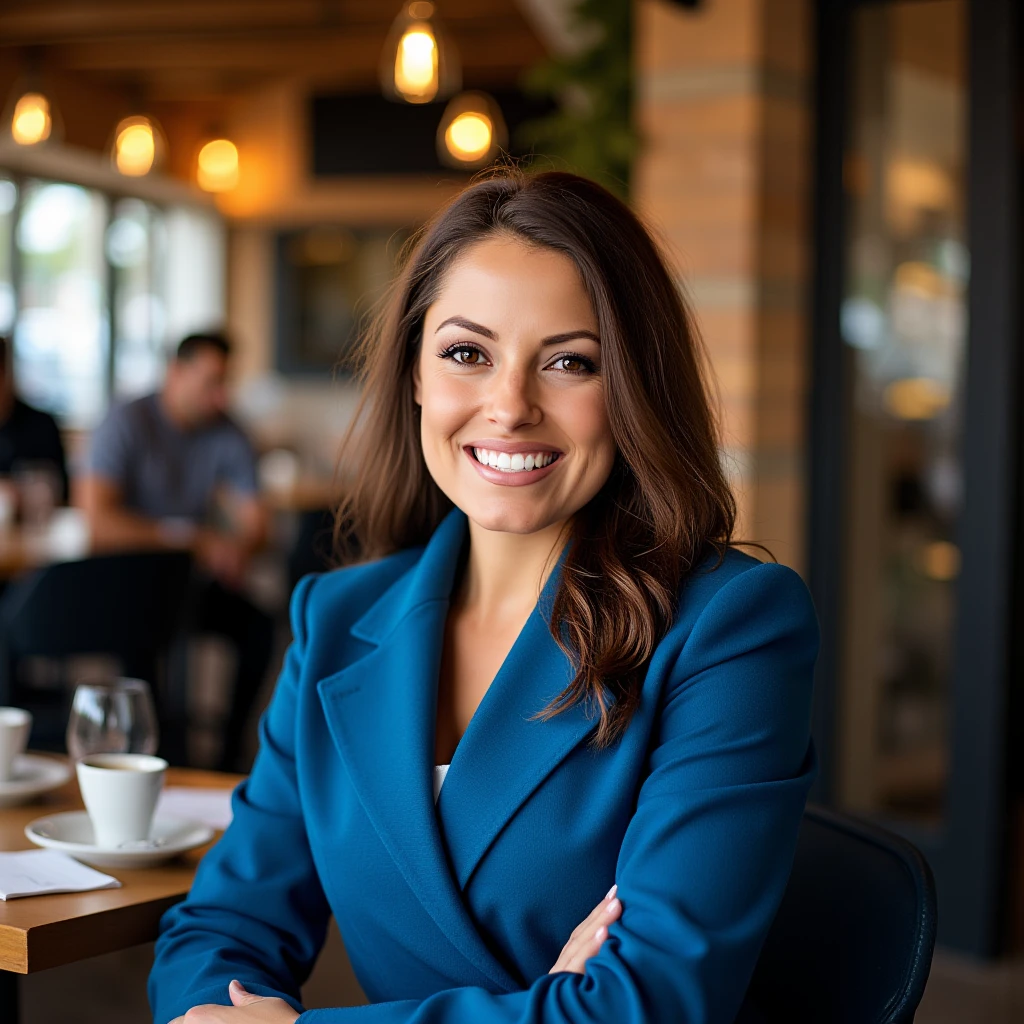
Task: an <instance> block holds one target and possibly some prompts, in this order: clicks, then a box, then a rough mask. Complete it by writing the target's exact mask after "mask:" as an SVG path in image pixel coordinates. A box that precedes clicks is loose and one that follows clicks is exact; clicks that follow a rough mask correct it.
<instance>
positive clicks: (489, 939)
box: [150, 173, 817, 1024]
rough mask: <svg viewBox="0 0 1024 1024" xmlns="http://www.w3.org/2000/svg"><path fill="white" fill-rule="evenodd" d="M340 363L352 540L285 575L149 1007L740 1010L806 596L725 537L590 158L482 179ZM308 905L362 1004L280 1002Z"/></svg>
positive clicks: (669, 351) (294, 982)
mask: <svg viewBox="0 0 1024 1024" xmlns="http://www.w3.org/2000/svg"><path fill="white" fill-rule="evenodd" d="M361 359H362V378H363V383H364V385H365V387H364V396H365V397H364V400H363V405H362V407H361V409H360V411H359V413H358V414H357V416H356V419H355V423H354V426H353V428H352V429H353V431H358V434H356V433H352V434H350V436H349V438H348V439H347V447H348V449H349V454H348V456H346V457H347V458H349V459H356V460H358V461H357V462H356V465H357V471H356V474H355V482H354V485H353V488H352V491H351V496H350V500H349V504H348V507H347V508H346V509H343V510H342V513H341V516H342V520H347V521H351V522H352V523H353V524H354V527H355V531H356V535H357V536H358V539H359V541H360V542H361V543H362V544H363V545H364V554H365V555H366V556H367V557H368V558H369V560H368V561H365V562H363V563H361V564H358V565H352V566H349V567H347V568H344V569H341V570H337V571H335V572H331V573H326V574H324V575H321V576H316V577H307V578H305V579H304V580H303V581H302V582H301V583H300V584H299V586H298V587H297V588H296V591H295V594H294V597H293V599H292V621H293V629H294V637H295V639H294V642H293V644H292V646H291V648H290V649H289V652H288V655H287V658H286V663H285V666H284V669H283V672H282V675H281V678H280V681H279V683H278V686H277V689H276V691H275V694H274V697H273V700H272V702H271V704H270V707H269V708H268V710H267V712H266V714H265V715H264V717H263V719H262V721H261V725H260V738H261V745H260V751H259V754H258V756H257V758H256V762H255V765H254V767H253V771H252V775H251V776H250V778H249V779H248V780H246V781H245V782H244V783H242V784H241V785H240V786H239V787H238V789H237V790H236V792H235V795H234V800H233V805H234V814H235V817H234V821H233V823H232V825H231V827H230V828H229V829H228V831H227V832H226V834H225V835H224V837H223V838H222V839H221V841H220V842H219V843H218V844H217V846H215V847H214V848H213V850H212V851H211V852H210V853H209V854H208V855H207V857H206V858H205V860H204V861H203V863H202V865H201V867H200V869H199V872H198V875H197V878H196V881H195V885H194V887H193V889H192V892H191V893H190V895H189V897H188V899H187V900H186V901H185V902H184V903H182V904H179V905H178V906H176V907H175V908H173V909H172V910H170V911H168V912H167V914H166V915H165V917H164V919H163V922H162V934H161V936H160V939H159V941H158V943H157V950H156V962H155V965H154V968H153V973H152V975H151V978H150V999H151V1003H152V1005H153V1010H154V1016H155V1021H156V1024H167V1022H168V1021H169V1020H172V1019H179V1018H180V1017H181V1015H184V1019H185V1021H186V1022H187V1024H193V1022H205V1021H224V1022H239V1024H242V1022H253V1024H256V1022H267V1024H291V1022H292V1021H294V1020H296V1019H297V1018H298V1019H300V1021H301V1022H302V1024H306V1022H308V1024H319V1022H323V1024H345V1022H347V1021H349V1020H352V1021H356V1020H359V1021H374V1022H378V1021H379V1022H386V1024H414V1022H415V1024H420V1022H422V1024H427V1022H431V1024H456V1022H458V1024H499V1022H502V1024H504V1022H521V1024H532V1022H541V1021H544V1022H567V1024H569V1022H583V1021H587V1022H596V1021H608V1022H609V1024H612V1022H614V1024H634V1022H635V1024H640V1022H686V1021H693V1022H696V1021H701V1022H721V1024H727V1022H731V1021H733V1020H734V1019H735V1018H736V1016H737V1013H738V1012H739V1011H740V1009H741V1003H742V1001H743V996H744V992H745V990H746V986H747V983H748V981H749V979H750V976H751V973H752V971H753V968H754V964H755V962H756V960H757V956H758V952H759V949H760V946H761V943H762V941H763V939H764V937H765V934H766V933H767V930H768V927H769V925H770V924H771V921H772V917H773V915H774V913H775V911H776V908H777V907H778V904H779V902H780V900H781V897H782V893H783V889H784V888H785V885H786V880H787V876H788V873H789V870H790V866H791V862H792V857H793V851H794V845H795V840H796V834H797V828H798V824H799V821H800V818H801V814H802V811H803V807H804V801H805V799H806V795H807V791H808V787H809V785H810V782H811V779H812V777H813V773H814V754H813V749H812V746H811V743H810V738H809V717H810V711H809V709H810V696H811V674H812V668H813V662H814V659H815V656H816V651H817V626H816V620H815V616H814V611H813V608H812V605H811V602H810V599H809V597H808V594H807V591H806V589H805V587H804V586H803V584H802V583H801V581H800V579H799V577H798V576H797V575H796V574H795V573H794V572H792V571H791V570H789V569H786V568H783V567H782V566H779V565H776V564H772V563H767V564H762V563H760V562H758V561H757V560H755V559H754V558H752V557H750V556H748V555H745V554H742V553H740V552H738V551H736V550H735V549H734V548H732V547H730V539H731V534H732V530H733V523H734V518H735V509H734V504H733V500H732V497H731V495H730V493H729V489H728V486H727V484H726V481H725V479H724V476H723V473H722V470H721V468H720V463H719V456H718V451H717V447H716V440H715V431H714V429H713V418H712V415H711V412H710V409H709V402H708V399H707V396H706V391H705V386H704V383H703V380H702V375H701V369H700V366H701V364H700V360H699V358H698V342H697V338H696V333H695V330H694V328H693V326H692V322H691V320H690V317H689V315H688V313H687V312H686V310H685V308H684V306H683V304H682V301H681V299H680V297H679V295H678V293H677V291H676V289H675V287H674V286H673V283H672V280H671V279H670V277H669V274H668V272H667V271H666V269H665V266H664V264H663V262H662V260H661V258H660V257H659V255H658V252H657V249H656V247H655V245H654V244H653V242H652V241H651V239H650V237H649V235H648V234H647V233H646V232H645V230H644V229H643V227H642V226H641V225H640V223H639V222H638V221H637V220H636V218H635V217H634V215H633V214H632V213H631V212H630V211H629V210H628V209H627V208H626V207H625V206H624V205H623V204H621V203H620V202H619V201H618V200H616V199H614V198H613V197H612V196H611V195H610V194H609V193H607V192H605V191H604V190H603V189H601V188H599V187H598V186H597V185H594V184H593V183H591V182H588V181H586V180H584V179H582V178H578V177H575V176H573V175H568V174H562V173H548V174H542V175H538V176H535V177H524V176H521V175H519V174H517V173H510V174H504V175H502V176H500V177H495V178H492V179H490V180H485V181H481V182H477V183H476V184H474V185H472V186H471V187H469V188H468V189H466V190H465V191H464V192H463V193H461V194H460V195H459V196H458V197H457V198H456V199H455V200H453V201H452V202H451V203H450V204H449V206H448V207H447V208H446V209H444V210H443V211H442V212H441V213H440V214H439V215H438V216H437V217H436V218H435V219H434V220H433V221H432V222H431V223H430V224H429V225H427V227H426V228H425V229H424V231H423V232H422V233H421V235H420V236H419V238H418V240H417V241H416V244H415V246H414V248H413V249H412V251H411V253H410V255H409V256H408V258H407V259H406V261H405V264H404V267H403V270H402V272H401V274H400V275H399V278H398V281H397V283H396V286H395V290H394V292H393V295H392V297H391V301H390V303H389V304H388V306H387V307H386V308H385V310H384V311H383V313H382V316H381V318H380V320H379V322H378V325H377V328H376V330H375V331H374V332H373V333H372V334H371V335H370V336H369V337H368V340H367V342H366V343H365V345H364V347H363V349H362V351H361ZM350 464H351V463H350ZM449 763H450V766H451V768H450V771H449V772H448V774H447V775H446V776H445V777H444V779H443V785H441V787H440V791H439V792H437V790H436V788H435V793H432V792H431V789H432V776H437V778H438V780H440V776H441V774H442V771H443V769H440V770H439V769H438V768H437V767H436V766H443V765H445V764H449ZM435 794H436V804H435ZM613 885H617V892H614V891H610V892H608V895H607V896H605V897H604V898H602V895H603V894H605V893H606V891H608V890H609V887H610V886H613ZM331 914H333V915H334V916H335V918H336V919H337V922H338V925H339V928H340V931H341V934H342V936H343V938H344V941H345V945H346V948H347V951H348V954H349V957H350V959H351V961H352V965H353V968H354V970H355V972H356V975H357V977H358V978H359V981H360V983H361V985H362V987H363V990H364V991H365V993H366V995H367V996H368V998H369V999H370V1000H371V1003H372V1005H370V1006H364V1007H348V1008H338V1009H318V1010H309V1011H305V1012H302V1007H301V1003H300V1001H299V986H300V984H301V983H302V982H303V981H304V980H305V978H306V976H307V974H308V972H309V971H310V969H311V967H312V965H313V962H314V960H315V958H316V956H317V953H318V951H319V949H320V947H321V944H322V942H323V938H324V933H325V929H326V926H327V922H328V918H329V917H330V915H331ZM560 951H561V952H560ZM186 1011H188V1013H187V1014H186ZM300 1014H301V1016H300Z"/></svg>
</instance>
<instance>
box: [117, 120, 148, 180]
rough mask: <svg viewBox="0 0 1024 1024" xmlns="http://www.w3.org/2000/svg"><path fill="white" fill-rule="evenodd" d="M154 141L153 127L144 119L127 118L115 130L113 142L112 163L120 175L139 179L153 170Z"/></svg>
mask: <svg viewBox="0 0 1024 1024" xmlns="http://www.w3.org/2000/svg"><path fill="white" fill-rule="evenodd" d="M155 159H156V139H155V137H154V135H153V126H152V125H151V124H150V123H149V121H148V120H147V119H146V118H129V119H127V120H126V121H122V122H121V124H120V125H118V128H117V137H116V139H115V141H114V162H115V164H116V165H117V169H118V170H119V171H120V172H121V173H122V174H127V175H129V176H131V177H141V176H142V175H144V174H148V173H149V172H150V170H152V168H153V161H154V160H155Z"/></svg>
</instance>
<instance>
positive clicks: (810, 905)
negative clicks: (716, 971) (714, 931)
mask: <svg viewBox="0 0 1024 1024" xmlns="http://www.w3.org/2000/svg"><path fill="white" fill-rule="evenodd" d="M935 922H936V906H935V883H934V881H933V879H932V873H931V869H930V868H929V867H928V864H927V862H926V861H925V859H924V857H922V856H921V854H920V852H919V851H918V850H917V849H916V847H914V846H913V845H912V844H911V843H909V842H907V841H906V840H905V839H902V838H901V837H900V836H897V835H894V834H893V833H891V832H887V831H886V830H885V829H882V828H878V827H877V826H875V825H870V824H868V823H866V822H862V821H859V820H857V819H855V818H851V817H848V816H847V815H843V814H838V813H836V812H834V811H828V810H825V809H824V808H820V807H814V806H810V807H808V808H807V811H806V812H805V814H804V820H803V824H802V825H801V828H800V838H799V841H798V844H797V851H796V860H795V862H794V864H793V873H792V875H791V876H790V880H789V885H788V886H787V888H786V893H785V896H784V897H783V901H782V906H781V907H780V908H779V912H778V914H777V915H776V918H775V921H774V923H773V925H772V928H771V931H770V932H769V934H768V938H767V940H766V941H765V945H764V948H763V950H762V952H761V957H760V959H759V961H758V964H757V969H756V971H755V972H754V978H753V980H752V982H751V984H750V989H749V991H748V993H747V999H748V1001H750V1002H753V1003H754V1004H755V1005H756V1007H757V1008H758V1010H759V1011H760V1012H761V1014H762V1015H763V1017H764V1019H765V1021H767V1022H770V1024H775V1022H776V1021H778V1022H780V1024H781V1022H783V1021H784V1022H785V1024H826V1022H827V1024H903V1022H909V1021H913V1019H914V1013H915V1011H916V1010H917V1006H918V1003H919V1002H920V1001H921V996H922V994H923V993H924V987H925V982H926V981H927V980H928V972H929V969H930V967H931V959H932V950H933V948H934V945H935Z"/></svg>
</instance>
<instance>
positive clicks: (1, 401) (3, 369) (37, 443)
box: [0, 337, 68, 504]
mask: <svg viewBox="0 0 1024 1024" xmlns="http://www.w3.org/2000/svg"><path fill="white" fill-rule="evenodd" d="M11 363H12V359H11V344H10V342H9V340H8V339H7V338H4V337H0V475H3V476H11V475H16V474H17V473H18V472H19V471H20V470H22V469H24V468H27V467H34V468H39V467H44V466H45V467H47V468H48V469H50V470H52V472H53V473H54V474H55V477H56V479H57V493H56V494H55V495H54V498H55V499H56V501H57V502H58V503H59V504H63V503H64V502H66V501H67V500H68V470H67V463H66V461H65V457H64V444H63V442H62V441H61V437H60V430H59V429H58V427H57V422H56V420H54V418H53V417H52V416H51V415H50V414H49V413H47V412H43V411H42V410H41V409H35V408H33V407H32V406H31V405H29V404H28V403H26V402H23V401H22V400H21V399H20V398H19V397H18V396H17V394H16V392H15V390H14V373H13V368H12V365H11Z"/></svg>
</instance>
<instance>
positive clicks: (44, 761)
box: [0, 754, 71, 807]
mask: <svg viewBox="0 0 1024 1024" xmlns="http://www.w3.org/2000/svg"><path fill="white" fill-rule="evenodd" d="M70 778H71V768H70V767H69V766H68V764H67V762H66V761H58V760H57V759H56V758H53V757H39V756H38V755H37V754H19V755H18V757H16V758H15V759H14V778H13V779H10V780H8V781H7V782H0V807H13V806H14V805H15V804H22V803H25V801H26V800H31V799H32V797H34V796H39V795H40V794H41V793H46V792H48V791H49V790H51V789H56V788H57V787H58V786H63V785H64V783H65V782H67V781H68V779H70Z"/></svg>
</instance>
